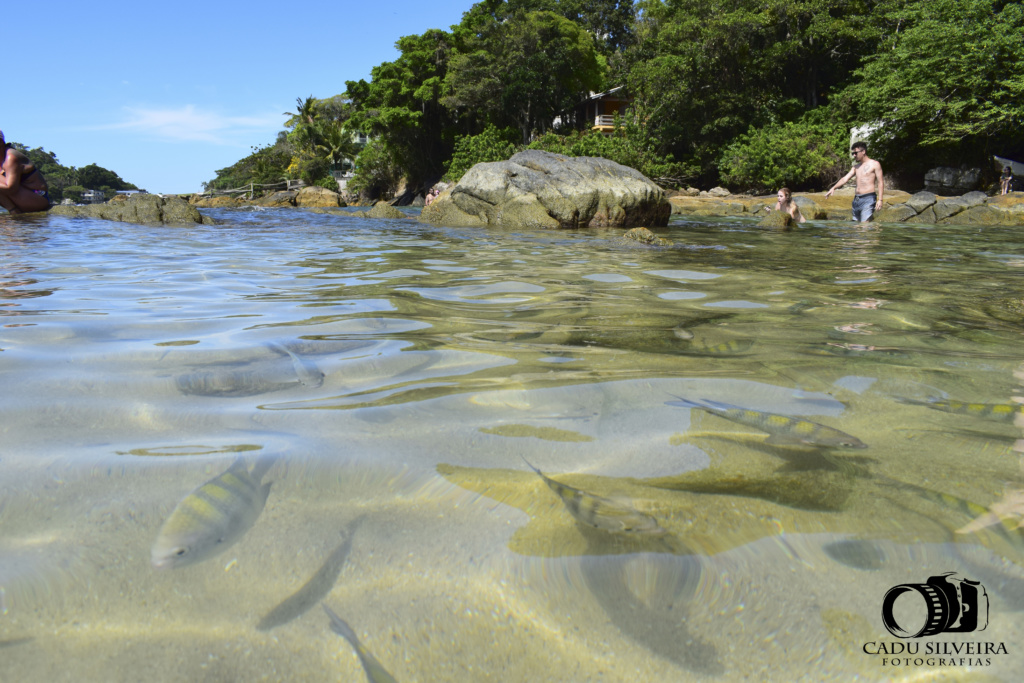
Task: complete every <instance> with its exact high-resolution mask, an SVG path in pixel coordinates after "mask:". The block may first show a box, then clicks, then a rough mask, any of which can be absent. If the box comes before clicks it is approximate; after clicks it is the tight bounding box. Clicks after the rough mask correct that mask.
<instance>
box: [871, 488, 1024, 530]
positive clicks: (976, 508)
mask: <svg viewBox="0 0 1024 683" xmlns="http://www.w3.org/2000/svg"><path fill="white" fill-rule="evenodd" d="M876 476H879V478H880V480H881V481H883V482H884V483H887V484H891V485H892V486H895V487H896V488H899V489H903V490H909V491H911V492H913V493H915V494H917V495H919V496H921V497H922V498H924V499H925V500H929V501H931V502H933V503H936V504H937V505H940V506H942V507H947V508H950V509H952V510H956V511H957V512H960V513H962V514H963V515H965V516H967V517H970V518H972V520H971V521H970V522H968V523H967V524H966V525H964V526H962V527H960V528H959V529H957V530H956V533H958V534H969V533H974V532H978V531H982V530H984V529H988V530H990V531H993V532H995V533H996V534H998V535H1000V536H1002V537H1003V538H1004V539H1005V540H1007V541H1009V542H1010V543H1011V544H1012V545H1014V546H1015V547H1018V548H1020V547H1021V545H1022V544H1024V537H1022V536H1021V534H1020V531H1019V529H1018V527H1019V523H1018V521H1017V519H1016V518H1015V517H1014V516H1013V515H1009V514H1007V515H1005V517H1004V516H1003V515H1000V514H999V513H1000V512H1004V513H1005V512H1006V510H1005V509H1004V506H1003V505H1000V503H995V504H993V505H992V507H991V508H986V507H984V506H983V505H978V504H977V503H973V502H971V501H969V500H967V499H965V498H960V497H959V496H954V495H952V494H949V493H943V492H942V491H934V490H932V489H926V488H923V487H921V486H917V485H915V484H908V483H907V482H903V481H898V480H896V479H891V478H889V477H884V476H880V475H876ZM1009 495H1010V494H1009V493H1007V497H1008V496H1009Z"/></svg>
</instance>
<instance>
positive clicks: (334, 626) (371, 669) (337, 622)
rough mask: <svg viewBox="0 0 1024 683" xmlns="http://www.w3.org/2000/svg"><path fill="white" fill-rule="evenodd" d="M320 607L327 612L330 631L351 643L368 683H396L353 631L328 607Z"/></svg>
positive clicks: (323, 605) (322, 605)
mask: <svg viewBox="0 0 1024 683" xmlns="http://www.w3.org/2000/svg"><path fill="white" fill-rule="evenodd" d="M320 605H321V607H323V608H324V612H327V617H328V618H329V619H330V620H331V630H332V631H334V632H335V633H337V634H338V635H339V636H341V637H342V638H344V639H345V640H347V641H348V642H349V643H351V644H352V647H353V648H354V649H355V651H356V654H357V655H359V663H360V664H362V665H363V669H364V670H365V671H366V678H367V680H369V681H370V683H398V681H397V680H396V679H395V677H394V676H392V675H391V674H390V673H388V670H387V669H385V668H384V665H383V664H381V663H380V662H378V661H377V658H376V657H374V656H373V655H372V654H370V651H369V650H367V649H366V648H365V647H363V645H362V643H360V642H359V638H357V637H356V633H355V631H353V630H352V627H351V626H349V625H348V624H346V623H345V621H344V620H343V619H342V618H341V617H339V616H338V615H337V614H335V613H334V612H332V611H331V608H330V607H328V606H327V605H325V604H323V603H320Z"/></svg>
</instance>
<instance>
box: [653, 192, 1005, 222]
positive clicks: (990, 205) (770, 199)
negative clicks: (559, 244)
mask: <svg viewBox="0 0 1024 683" xmlns="http://www.w3.org/2000/svg"><path fill="white" fill-rule="evenodd" d="M853 194H854V191H853V190H852V189H845V188H844V189H841V190H839V191H837V192H836V193H834V194H833V195H832V196H831V197H828V198H826V197H825V193H824V192H814V193H804V192H800V193H794V194H793V201H795V202H796V203H797V204H798V205H799V206H800V212H801V213H802V214H803V215H804V217H805V218H806V219H807V220H809V221H810V220H830V221H848V220H851V218H852V213H851V210H850V202H851V200H852V199H853ZM775 202H776V198H775V196H774V195H764V196H759V197H755V196H749V195H721V194H719V195H718V196H714V195H708V194H707V193H705V196H696V197H695V196H686V195H676V196H673V197H669V203H670V204H671V205H672V214H673V215H677V216H693V217H712V216H716V217H724V216H744V215H746V216H748V217H760V218H765V217H766V212H765V210H764V209H765V207H769V208H773V207H774V206H775ZM874 222H876V223H912V224H926V225H1024V193H1020V192H1014V193H1011V194H1008V195H997V196H995V197H989V196H988V195H986V194H985V193H984V192H968V193H967V194H965V195H962V196H959V197H940V196H938V195H935V194H933V193H931V192H918V193H916V194H909V193H907V192H901V191H899V190H894V191H889V192H886V193H885V197H884V201H883V203H882V210H881V211H879V212H877V213H876V214H875V216H874Z"/></svg>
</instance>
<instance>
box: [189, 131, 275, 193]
mask: <svg viewBox="0 0 1024 683" xmlns="http://www.w3.org/2000/svg"><path fill="white" fill-rule="evenodd" d="M293 151H294V148H293V147H292V144H291V143H290V142H289V141H288V138H287V134H286V133H285V132H284V131H281V132H280V133H278V138H277V141H276V142H275V143H274V144H273V145H266V146H264V147H253V148H252V153H251V154H249V156H247V157H245V158H244V159H240V160H239V161H237V162H235V163H234V164H232V165H231V166H228V167H227V168H222V169H220V170H219V171H217V177H216V178H214V179H213V180H210V181H208V182H205V183H203V189H204V190H206V191H207V192H209V191H210V190H232V189H235V188H239V187H244V186H246V185H248V184H249V183H259V184H265V183H277V182H281V180H283V179H284V178H285V173H286V170H287V168H288V165H289V164H290V163H291V159H292V153H293Z"/></svg>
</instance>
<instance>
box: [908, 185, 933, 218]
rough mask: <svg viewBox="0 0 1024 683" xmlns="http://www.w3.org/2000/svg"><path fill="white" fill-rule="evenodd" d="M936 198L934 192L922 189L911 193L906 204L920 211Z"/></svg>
mask: <svg viewBox="0 0 1024 683" xmlns="http://www.w3.org/2000/svg"><path fill="white" fill-rule="evenodd" d="M938 200H939V199H938V197H936V196H935V194H933V193H931V192H927V191H924V190H922V191H921V192H918V193H917V194H915V195H911V196H910V199H908V200H907V201H906V205H907V206H909V207H910V208H912V209H913V210H914V211H916V212H918V213H921V212H922V211H924V210H925V209H927V208H928V207H929V206H931V205H932V204H934V203H935V202H937V201H938Z"/></svg>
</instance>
